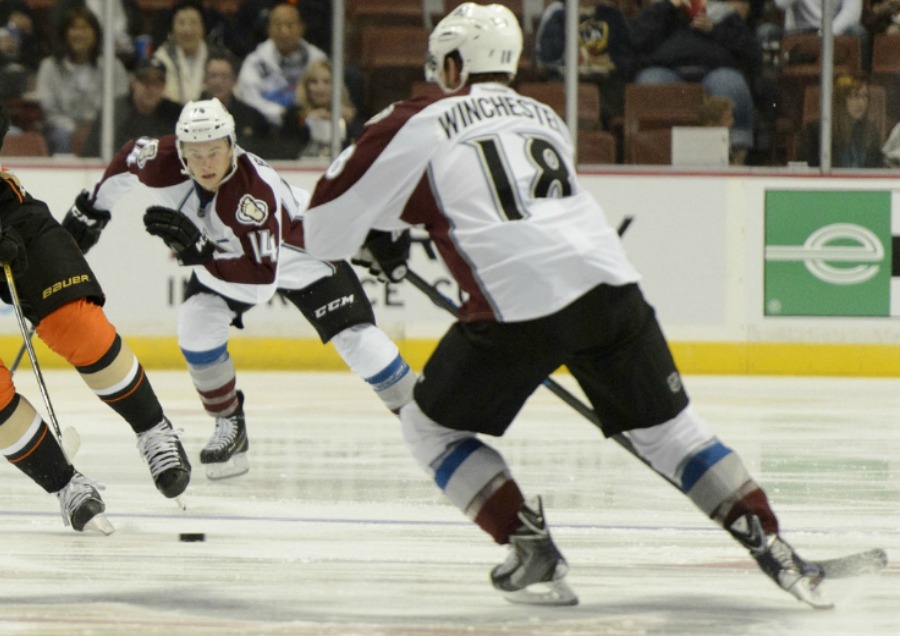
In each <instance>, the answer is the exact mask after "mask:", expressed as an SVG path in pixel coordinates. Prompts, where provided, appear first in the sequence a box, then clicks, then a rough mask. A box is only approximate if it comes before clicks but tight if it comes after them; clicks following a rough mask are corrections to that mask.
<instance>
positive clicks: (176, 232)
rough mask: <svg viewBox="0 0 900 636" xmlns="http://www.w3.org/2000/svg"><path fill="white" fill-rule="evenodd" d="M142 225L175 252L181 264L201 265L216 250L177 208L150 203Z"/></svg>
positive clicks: (204, 235)
mask: <svg viewBox="0 0 900 636" xmlns="http://www.w3.org/2000/svg"><path fill="white" fill-rule="evenodd" d="M144 227H146V228H147V232H149V233H150V234H152V235H153V236H158V237H159V238H161V239H162V240H163V242H164V243H165V244H166V245H168V246H169V249H171V250H172V251H173V252H175V257H176V258H177V259H178V262H179V263H180V264H181V265H202V264H203V263H205V262H206V261H208V260H209V259H211V258H212V255H213V253H214V252H215V251H216V246H215V245H214V244H212V243H210V242H209V238H207V236H206V234H204V233H203V232H202V231H201V230H200V228H198V227H197V226H196V225H194V223H193V222H192V221H191V220H190V219H189V218H187V217H186V216H185V215H184V214H182V213H181V212H179V211H178V210H173V209H171V208H165V207H162V206H161V205H152V206H150V207H149V208H147V211H146V212H145V213H144Z"/></svg>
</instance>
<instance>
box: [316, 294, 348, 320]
mask: <svg viewBox="0 0 900 636" xmlns="http://www.w3.org/2000/svg"><path fill="white" fill-rule="evenodd" d="M352 304H353V294H350V295H349V296H344V297H343V298H335V299H334V300H332V301H331V302H330V303H328V304H327V305H322V306H321V307H319V308H318V309H316V318H321V317H322V316H324V315H325V314H327V313H329V312H332V311H335V310H336V309H340V308H341V307H343V306H344V305H352Z"/></svg>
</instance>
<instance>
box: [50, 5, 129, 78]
mask: <svg viewBox="0 0 900 636" xmlns="http://www.w3.org/2000/svg"><path fill="white" fill-rule="evenodd" d="M110 2H111V3H112V8H113V16H112V24H106V23H105V22H104V21H105V20H106V10H105V6H106V5H107V4H108V3H110ZM80 7H87V8H88V9H90V10H91V11H93V12H94V15H96V16H97V18H98V19H99V20H100V24H101V25H102V26H103V28H104V29H108V30H111V31H112V33H113V40H114V42H115V45H116V55H117V56H118V57H119V59H121V60H122V61H123V62H125V63H126V66H129V68H130V62H131V61H132V60H133V59H134V38H136V37H137V36H138V35H140V34H141V33H143V31H144V17H143V14H142V13H141V7H140V5H138V2H137V0H57V2H56V3H55V4H54V5H53V9H52V10H51V14H50V21H51V23H52V24H53V28H54V30H55V31H58V30H59V25H60V23H61V22H62V20H63V18H64V17H65V15H66V14H67V13H68V12H69V11H70V10H71V9H75V8H80Z"/></svg>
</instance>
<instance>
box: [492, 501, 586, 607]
mask: <svg viewBox="0 0 900 636" xmlns="http://www.w3.org/2000/svg"><path fill="white" fill-rule="evenodd" d="M519 519H520V520H521V521H522V526H521V527H520V528H519V529H518V530H516V531H515V532H514V533H513V534H512V535H510V537H509V545H510V552H509V556H508V557H507V559H506V561H505V562H504V563H502V564H501V565H498V566H497V567H495V568H494V569H493V570H491V582H492V583H493V584H494V587H495V588H497V589H498V590H500V591H501V592H503V597H504V598H505V599H506V600H507V601H510V602H511V603H526V604H529V605H577V604H578V597H577V596H575V593H574V592H573V591H572V588H570V587H569V585H568V584H567V583H566V582H565V580H564V579H565V576H566V573H568V571H569V566H568V564H567V563H566V560H565V559H564V558H563V556H562V554H560V552H559V550H558V549H557V548H556V545H555V544H554V543H553V539H552V538H551V537H550V530H549V529H548V528H547V524H546V522H545V520H544V506H543V503H542V502H541V499H540V497H538V498H537V499H536V501H535V503H534V504H533V506H529V505H528V504H522V508H521V509H520V510H519Z"/></svg>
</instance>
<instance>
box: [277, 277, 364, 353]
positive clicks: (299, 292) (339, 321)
mask: <svg viewBox="0 0 900 636" xmlns="http://www.w3.org/2000/svg"><path fill="white" fill-rule="evenodd" d="M282 294H283V295H284V297H285V298H287V299H288V300H289V301H291V302H292V303H293V304H294V305H295V306H296V307H297V309H299V310H300V311H301V312H303V315H304V316H305V317H306V319H307V320H308V321H309V323H310V324H311V325H312V326H313V327H314V328H315V330H316V332H317V333H318V334H319V338H321V340H322V342H328V341H329V340H331V339H332V338H334V336H336V335H337V334H339V333H341V332H342V331H344V330H345V329H347V328H348V327H353V326H354V325H363V324H366V323H371V324H373V325H374V324H375V313H374V312H373V311H372V305H371V303H369V298H368V296H366V292H365V291H363V288H362V284H361V283H360V282H359V278H357V276H356V273H355V272H354V271H353V268H352V267H350V264H349V263H345V262H341V263H338V264H337V265H336V266H335V272H334V274H332V275H331V276H326V277H325V278H321V279H319V280H317V281H316V282H314V283H313V284H312V285H309V286H308V287H304V288H303V289H296V290H290V291H283V292H282Z"/></svg>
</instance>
